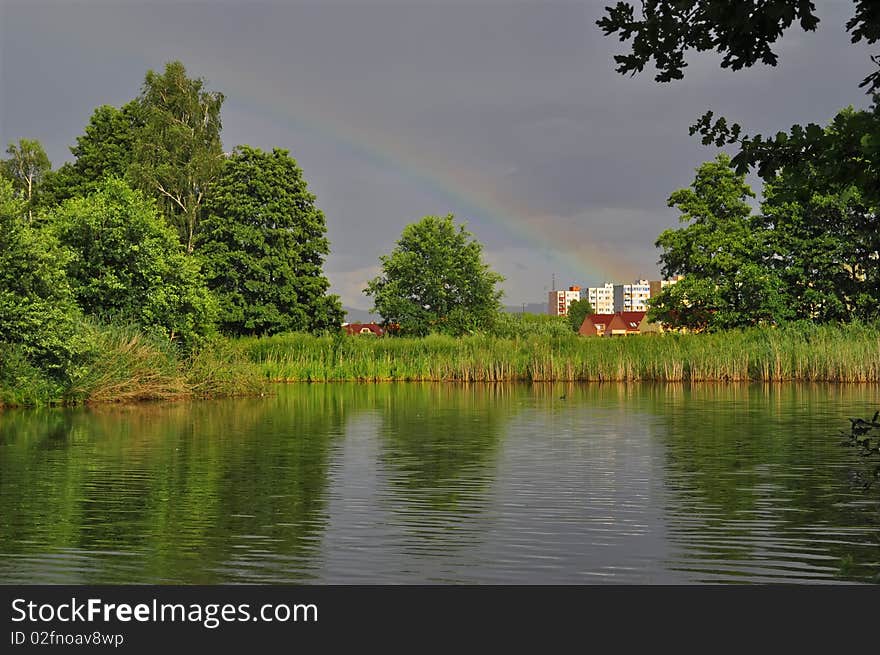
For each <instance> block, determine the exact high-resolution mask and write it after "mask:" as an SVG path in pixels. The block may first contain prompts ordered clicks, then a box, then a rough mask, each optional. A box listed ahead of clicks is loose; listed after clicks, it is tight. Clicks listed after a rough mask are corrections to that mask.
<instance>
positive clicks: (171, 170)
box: [130, 61, 224, 253]
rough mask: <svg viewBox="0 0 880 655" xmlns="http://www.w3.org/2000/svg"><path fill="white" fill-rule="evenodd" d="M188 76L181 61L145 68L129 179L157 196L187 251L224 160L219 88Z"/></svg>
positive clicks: (190, 248) (194, 237) (190, 247)
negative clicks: (210, 88)
mask: <svg viewBox="0 0 880 655" xmlns="http://www.w3.org/2000/svg"><path fill="white" fill-rule="evenodd" d="M204 85H205V81H204V80H203V79H201V78H194V79H191V78H189V77H187V74H186V69H185V68H184V66H183V64H182V63H180V62H179V61H173V62H170V63H168V64H166V66H165V72H164V73H161V74H160V73H157V72H155V71H152V70H150V71H148V72H147V75H146V78H145V80H144V85H143V89H142V91H141V94H140V96H139V97H138V99H137V102H138V104H139V109H138V115H139V117H140V119H141V120H142V121H143V126H142V127H141V128H140V129H139V130H138V132H137V139H136V140H135V143H134V152H133V164H132V166H131V169H130V174H131V179H132V180H133V181H134V182H135V183H136V184H137V185H138V186H140V187H141V188H142V189H143V190H144V191H146V192H147V193H149V194H150V195H152V196H153V197H155V198H156V200H157V202H158V203H159V207H160V208H161V209H162V211H163V213H164V214H165V216H166V217H167V218H168V220H169V222H170V223H171V224H172V225H174V226H175V227H176V228H177V231H178V234H179V236H180V241H181V243H183V245H184V246H185V248H186V252H187V253H191V252H192V251H193V248H194V246H195V240H196V233H197V230H198V224H199V219H200V216H201V211H202V207H203V205H204V202H205V199H206V197H207V195H208V192H209V190H210V187H211V184H212V183H213V182H214V181H215V179H216V177H217V175H218V174H219V173H220V169H221V167H222V165H223V147H222V144H221V142H220V130H221V127H222V125H221V122H220V107H221V106H222V104H223V99H224V96H223V94H222V93H217V92H210V91H206V90H204Z"/></svg>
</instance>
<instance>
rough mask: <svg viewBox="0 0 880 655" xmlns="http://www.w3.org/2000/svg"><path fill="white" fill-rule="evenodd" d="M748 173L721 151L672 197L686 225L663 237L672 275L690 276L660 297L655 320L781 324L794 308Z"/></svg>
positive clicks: (665, 265) (692, 324) (699, 325)
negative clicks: (769, 253) (753, 203)
mask: <svg viewBox="0 0 880 655" xmlns="http://www.w3.org/2000/svg"><path fill="white" fill-rule="evenodd" d="M751 197H754V193H753V192H752V190H751V189H750V188H749V186H748V185H747V184H746V183H745V177H744V176H743V175H739V174H737V173H735V172H734V171H733V170H731V168H730V158H729V157H728V156H727V155H719V156H718V158H717V159H715V160H714V161H711V162H706V163H705V164H703V165H702V166H700V168H699V169H697V176H696V178H695V180H694V182H693V184H692V185H691V187H690V188H689V189H679V190H678V191H676V192H675V193H673V194H672V195H671V196H670V197H669V206H670V207H676V208H677V209H678V210H679V211H680V212H681V217H680V220H681V222H682V223H688V225H687V226H686V227H682V228H679V229H674V230H666V231H665V232H663V233H662V234H661V235H660V237H659V238H658V239H657V246H658V247H660V248H662V249H663V254H662V255H661V256H660V263H661V265H662V272H663V274H664V276H666V277H671V276H674V275H683V276H684V278H683V279H682V280H680V281H679V282H678V283H676V284H674V285H670V286H668V287H667V288H666V289H664V290H663V291H662V292H661V293H660V294H659V295H658V296H656V297H655V298H654V299H652V302H651V309H650V319H651V320H659V321H662V322H663V323H666V324H668V325H671V326H675V327H688V328H691V329H705V328H710V329H718V328H731V327H745V326H748V325H757V324H762V323H777V322H780V321H782V320H785V319H787V318H790V316H791V314H790V312H789V310H788V307H787V306H786V303H785V302H784V300H783V297H784V296H783V289H782V282H781V280H780V279H779V277H778V276H777V275H776V273H775V271H774V270H773V269H772V268H770V267H768V266H767V264H766V262H765V261H764V260H765V257H766V248H765V243H764V236H765V233H764V232H762V231H760V230H756V227H757V223H758V220H757V219H756V218H755V217H753V216H752V215H751V207H750V205H749V203H748V202H747V199H748V198H751Z"/></svg>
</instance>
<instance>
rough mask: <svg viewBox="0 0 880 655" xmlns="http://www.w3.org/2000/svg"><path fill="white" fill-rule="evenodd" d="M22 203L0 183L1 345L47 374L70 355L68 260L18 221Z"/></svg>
mask: <svg viewBox="0 0 880 655" xmlns="http://www.w3.org/2000/svg"><path fill="white" fill-rule="evenodd" d="M25 211H26V202H25V200H24V199H22V198H20V197H16V193H15V191H14V189H13V186H12V183H11V182H9V181H8V180H4V179H3V178H0V346H2V347H3V349H4V356H6V355H8V351H7V350H6V349H7V348H9V347H13V348H18V349H20V350H21V352H22V353H23V355H24V357H26V358H27V359H28V360H29V361H31V362H32V363H34V364H37V365H40V366H42V367H44V368H45V369H46V370H49V371H56V370H58V369H62V368H64V366H65V365H66V364H67V363H68V362H69V359H70V357H71V356H72V354H73V353H74V351H75V348H76V344H75V343H74V342H75V338H74V335H75V323H76V319H77V308H76V304H75V302H74V299H73V295H72V294H71V289H70V285H69V284H68V281H67V278H66V277H65V274H64V267H65V265H66V264H67V261H68V255H67V254H66V253H65V252H64V250H63V249H62V248H61V247H60V246H59V244H58V242H57V240H55V239H54V237H53V236H52V235H51V234H48V233H46V231H45V230H38V229H36V228H34V227H33V226H31V225H29V224H28V223H27V222H26V220H25V219H24V218H23V216H24V215H25Z"/></svg>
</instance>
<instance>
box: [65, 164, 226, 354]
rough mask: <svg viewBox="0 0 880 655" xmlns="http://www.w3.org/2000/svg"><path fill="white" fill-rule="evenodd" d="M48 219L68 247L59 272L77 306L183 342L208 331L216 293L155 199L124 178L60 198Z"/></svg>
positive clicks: (213, 316) (105, 317)
mask: <svg viewBox="0 0 880 655" xmlns="http://www.w3.org/2000/svg"><path fill="white" fill-rule="evenodd" d="M52 227H53V230H54V232H55V233H56V234H57V235H58V238H59V240H60V241H61V243H62V244H63V245H65V246H67V247H68V248H69V249H70V251H71V253H72V257H71V259H70V261H69V262H68V263H67V275H68V279H69V280H70V283H71V286H72V288H73V293H74V297H75V298H76V301H77V302H78V304H79V306H80V307H81V308H82V309H83V311H84V312H85V313H87V314H89V315H91V316H95V317H97V318H99V319H101V320H103V321H107V322H115V323H137V324H139V325H141V326H142V327H143V328H145V329H146V330H148V331H153V332H156V333H159V334H162V335H164V336H166V337H168V338H171V339H177V338H180V339H183V340H184V341H185V342H187V343H189V342H191V341H192V340H193V339H197V338H199V337H202V336H205V335H207V334H209V333H210V332H211V329H212V327H213V320H214V318H215V315H216V301H215V300H214V298H213V297H212V296H211V294H210V292H209V291H208V289H207V286H206V285H205V281H204V278H203V276H202V273H201V270H200V268H199V262H198V261H197V260H196V259H195V258H192V257H186V256H185V255H184V254H183V252H182V249H181V246H180V243H179V242H178V240H177V237H176V235H175V233H174V230H173V229H172V228H170V227H168V226H167V225H166V223H165V222H164V221H163V219H162V217H161V216H160V215H159V214H158V212H157V210H156V207H155V203H154V202H153V201H152V200H151V199H148V198H145V197H144V196H143V195H142V194H141V193H140V192H138V191H134V190H132V189H131V188H130V187H129V186H128V185H127V184H126V183H125V182H124V181H122V180H119V179H114V178H109V179H107V180H105V181H104V182H102V183H101V184H100V185H99V187H98V190H97V191H96V192H95V193H93V194H92V195H90V196H88V197H86V198H72V199H70V200H67V201H65V202H64V203H63V204H62V205H61V206H60V207H59V208H58V209H57V210H56V211H55V212H54V215H53V217H52Z"/></svg>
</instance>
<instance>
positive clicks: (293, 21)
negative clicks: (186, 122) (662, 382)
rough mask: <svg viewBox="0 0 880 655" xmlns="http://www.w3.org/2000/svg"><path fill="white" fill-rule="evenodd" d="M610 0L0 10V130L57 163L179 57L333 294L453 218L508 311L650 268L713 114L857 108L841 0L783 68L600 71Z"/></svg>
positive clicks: (799, 37)
mask: <svg viewBox="0 0 880 655" xmlns="http://www.w3.org/2000/svg"><path fill="white" fill-rule="evenodd" d="M606 4H609V2H608V0H601V1H598V2H594V1H591V0H586V1H581V2H576V1H573V0H570V1H561V0H534V1H531V0H467V1H459V0H381V1H376V0H291V1H289V2H277V1H276V2H268V1H266V0H236V1H233V0H200V1H190V2H178V1H176V0H101V1H92V0H0V142H2V143H3V144H5V143H7V142H9V141H14V140H17V139H19V138H21V137H26V138H37V139H40V140H41V141H42V142H43V144H44V146H45V147H46V150H47V152H48V153H49V156H50V158H51V159H52V162H53V164H54V165H56V166H57V165H59V164H61V163H62V162H63V161H65V160H67V159H69V158H70V153H69V151H68V147H69V146H70V145H72V144H73V143H74V140H75V138H76V137H77V136H78V135H79V134H81V133H82V129H83V127H84V126H85V124H86V122H87V121H88V118H89V116H90V115H91V112H92V111H93V109H94V108H95V107H96V106H98V105H100V104H104V103H109V104H113V105H117V106H118V105H121V104H123V103H124V102H127V101H128V100H130V99H131V98H133V97H134V96H135V95H137V93H138V91H139V89H140V85H141V83H142V82H143V77H144V73H145V72H146V71H147V69H150V68H152V69H161V68H162V67H163V66H164V64H165V62H167V61H169V60H173V59H180V60H181V61H183V63H184V64H185V65H186V67H187V69H188V71H189V72H190V74H192V75H196V76H201V77H204V78H205V79H206V80H207V83H208V88H210V89H212V90H218V91H223V92H224V93H225V94H226V98H227V100H226V103H225V104H224V107H223V121H224V129H223V140H224V145H225V147H226V148H227V149H228V150H229V149H231V148H232V147H233V146H235V145H236V144H240V143H248V144H251V145H254V146H258V147H261V148H271V147H273V146H278V147H283V148H287V149H289V150H290V151H291V154H292V155H293V156H294V157H296V159H297V160H298V162H299V164H300V166H301V167H302V168H303V170H304V172H305V175H306V179H307V180H308V181H309V184H310V186H311V189H312V190H313V191H314V192H315V193H316V194H317V196H318V203H319V206H320V207H321V208H322V209H323V210H324V212H325V214H326V217H327V226H328V235H329V238H330V241H331V248H332V254H331V256H330V257H329V259H328V261H327V265H326V271H327V274H328V276H329V278H330V280H331V282H332V284H333V290H334V291H335V292H336V293H339V294H340V295H341V296H342V299H343V302H344V303H345V304H347V305H350V306H354V307H360V308H367V307H368V306H369V299H367V298H365V297H364V296H363V295H362V294H361V290H362V289H363V287H364V286H365V284H366V281H367V279H368V278H370V277H372V276H373V275H375V274H376V272H377V270H378V268H377V260H378V257H379V255H380V254H383V253H387V252H389V251H390V250H391V249H392V248H393V245H394V242H395V241H396V240H397V238H398V237H399V235H400V232H401V230H402V228H403V227H404V226H405V225H406V224H408V223H410V222H413V221H415V220H417V219H419V218H420V217H422V216H424V215H426V214H441V215H442V214H446V213H449V212H452V213H454V214H455V215H456V217H457V218H459V219H463V220H466V221H467V223H468V225H469V229H470V230H471V231H472V232H473V233H474V234H476V235H477V237H478V238H479V239H480V240H481V241H482V243H483V244H484V245H485V248H486V258H487V260H488V261H489V262H490V263H491V264H492V265H493V267H494V268H495V269H496V270H498V271H499V272H500V273H502V274H503V275H504V276H505V277H506V278H507V281H506V282H505V283H504V288H505V291H506V298H505V301H506V302H507V303H509V304H519V303H521V302H538V301H543V299H544V298H546V293H545V291H546V289H548V288H549V287H550V284H551V275H552V274H553V273H555V274H556V278H557V281H558V283H559V285H560V286H561V285H568V284H581V285H594V284H597V283H601V282H603V281H605V280H606V279H607V280H614V281H625V280H629V279H635V278H637V277H651V278H654V277H656V276H657V275H658V268H657V263H656V262H657V256H658V252H657V250H656V249H655V248H654V246H653V243H654V241H655V239H656V237H657V235H658V234H659V232H660V231H662V230H663V229H666V228H668V227H672V226H674V225H676V224H677V218H676V213H675V212H674V211H673V210H670V209H668V208H667V207H666V198H667V197H668V195H669V194H670V193H671V192H672V191H673V190H675V189H676V188H679V187H682V186H687V185H688V184H689V183H690V182H691V180H692V179H693V172H694V168H696V166H698V165H699V163H700V162H702V161H704V160H707V159H711V158H712V157H713V156H714V155H715V150H714V149H710V148H704V147H702V146H701V145H700V144H699V141H698V140H697V139H695V138H693V137H689V136H688V133H687V128H688V126H689V125H690V124H691V123H693V122H694V121H695V120H696V118H698V117H699V116H700V115H701V114H702V113H703V112H704V111H705V110H706V109H713V110H714V111H715V112H716V114H721V115H725V116H727V117H728V118H729V119H732V120H736V121H738V122H740V123H742V124H743V125H744V126H745V127H746V128H747V131H764V132H774V133H775V132H776V131H778V130H780V129H787V128H788V127H790V126H791V124H792V123H795V122H808V121H815V122H820V123H823V124H824V123H826V122H827V121H828V120H829V119H830V118H831V117H832V116H833V115H834V114H835V113H836V111H837V110H838V109H840V108H841V107H844V106H846V105H850V104H853V105H856V106H861V105H865V104H866V98H865V96H864V95H863V94H862V92H861V90H860V89H859V88H858V83H859V81H861V79H862V78H863V77H864V76H865V75H866V74H867V73H868V72H869V71H870V65H869V64H870V62H869V61H868V54H869V50H868V49H867V48H866V47H863V46H853V45H850V43H849V38H848V36H847V34H846V33H845V31H844V24H845V22H846V20H847V19H848V18H849V17H850V16H851V15H852V13H853V3H852V1H851V0H819V1H818V2H817V4H818V5H819V13H820V17H821V19H822V22H821V24H820V27H819V30H818V31H817V32H815V33H811V34H804V33H803V32H796V31H792V32H791V33H790V34H789V35H787V36H786V37H785V38H784V40H783V41H782V42H781V45H780V46H779V47H778V48H777V51H778V53H779V55H780V65H779V66H778V67H776V68H767V67H762V66H759V67H756V68H753V69H751V70H746V71H741V72H738V73H732V72H729V71H723V70H721V69H720V68H719V67H718V61H719V59H718V58H717V57H716V56H714V55H711V54H710V55H702V56H697V57H695V58H691V60H690V61H691V65H690V66H689V67H688V68H687V69H686V77H687V79H686V80H685V81H683V82H678V83H673V84H665V85H660V84H657V83H655V82H654V81H653V73H650V72H648V73H647V74H643V75H642V76H640V77H637V78H629V77H622V76H620V75H618V74H616V73H614V70H613V69H614V65H613V61H612V56H613V55H614V54H615V53H618V52H621V51H622V50H623V47H622V46H621V44H619V43H618V42H617V41H616V40H614V39H610V38H605V37H603V36H602V35H601V32H600V31H599V29H598V28H597V27H596V26H595V25H594V22H595V20H596V19H597V18H598V17H599V16H600V15H601V14H602V8H603V7H604V6H605V5H606Z"/></svg>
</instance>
